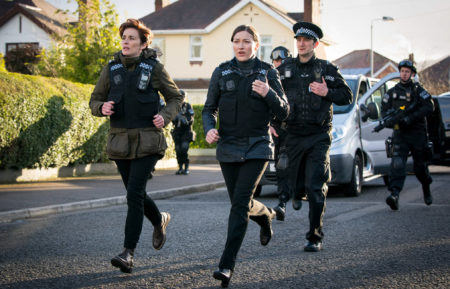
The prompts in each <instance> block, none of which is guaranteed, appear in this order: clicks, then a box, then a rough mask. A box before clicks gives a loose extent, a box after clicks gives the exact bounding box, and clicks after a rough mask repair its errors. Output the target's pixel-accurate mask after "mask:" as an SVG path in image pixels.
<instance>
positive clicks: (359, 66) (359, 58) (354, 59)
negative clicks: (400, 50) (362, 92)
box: [333, 49, 398, 78]
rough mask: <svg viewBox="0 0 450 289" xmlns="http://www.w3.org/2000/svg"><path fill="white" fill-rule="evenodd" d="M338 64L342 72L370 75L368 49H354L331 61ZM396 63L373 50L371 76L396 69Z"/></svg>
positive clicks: (381, 75) (379, 75) (377, 76)
mask: <svg viewBox="0 0 450 289" xmlns="http://www.w3.org/2000/svg"><path fill="white" fill-rule="evenodd" d="M333 63H335V64H336V65H338V66H339V69H340V70H341V73H342V74H363V75H365V76H370V49H363V50H354V51H352V52H350V53H348V54H346V55H344V56H342V57H340V58H338V59H336V60H334V61H333ZM397 65H398V64H397V63H396V62H394V61H393V60H391V59H389V58H387V57H385V56H383V55H381V54H379V53H377V52H375V51H374V52H373V77H376V78H382V77H383V76H385V75H387V74H389V73H391V72H396V71H398V68H397Z"/></svg>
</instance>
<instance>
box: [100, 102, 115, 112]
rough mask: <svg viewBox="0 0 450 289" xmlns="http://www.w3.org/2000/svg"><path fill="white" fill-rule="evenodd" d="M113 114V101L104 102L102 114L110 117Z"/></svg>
mask: <svg viewBox="0 0 450 289" xmlns="http://www.w3.org/2000/svg"><path fill="white" fill-rule="evenodd" d="M113 113H114V101H107V102H104V103H103V105H102V114H103V115H111V114H113Z"/></svg>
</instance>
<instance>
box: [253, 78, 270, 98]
mask: <svg viewBox="0 0 450 289" xmlns="http://www.w3.org/2000/svg"><path fill="white" fill-rule="evenodd" d="M252 90H253V91H254V92H256V93H257V94H259V95H261V96H262V97H266V95H267V93H269V84H268V83H267V82H262V81H261V80H258V79H257V80H255V81H253V83H252Z"/></svg>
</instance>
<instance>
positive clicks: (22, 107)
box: [0, 72, 175, 169]
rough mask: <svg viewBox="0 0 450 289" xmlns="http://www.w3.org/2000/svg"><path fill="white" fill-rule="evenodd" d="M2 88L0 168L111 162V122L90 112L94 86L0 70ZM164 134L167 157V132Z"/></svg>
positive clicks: (0, 98) (171, 142)
mask: <svg viewBox="0 0 450 289" xmlns="http://www.w3.org/2000/svg"><path fill="white" fill-rule="evenodd" d="M0 87H1V88H2V89H0V123H1V124H2V125H1V129H0V169H6V168H16V169H21V168H49V167H61V166H67V165H74V164H88V163H97V162H108V161H109V160H108V158H107V155H106V152H105V149H106V141H107V134H108V129H109V122H108V119H107V118H100V117H94V116H92V114H91V111H90V109H89V99H90V95H91V92H92V90H93V86H92V85H87V84H80V83H73V82H69V81H66V80H63V79H58V78H47V77H42V76H30V75H23V74H18V73H8V72H0ZM165 135H166V137H167V142H168V144H169V147H170V149H168V150H167V152H166V158H171V157H173V156H174V155H175V154H174V152H173V141H172V138H171V136H170V133H169V128H167V129H166V130H165Z"/></svg>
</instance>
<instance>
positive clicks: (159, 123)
mask: <svg viewBox="0 0 450 289" xmlns="http://www.w3.org/2000/svg"><path fill="white" fill-rule="evenodd" d="M153 124H154V125H155V127H157V128H162V127H164V118H163V117H162V116H161V115H160V114H157V115H155V116H154V117H153Z"/></svg>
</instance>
